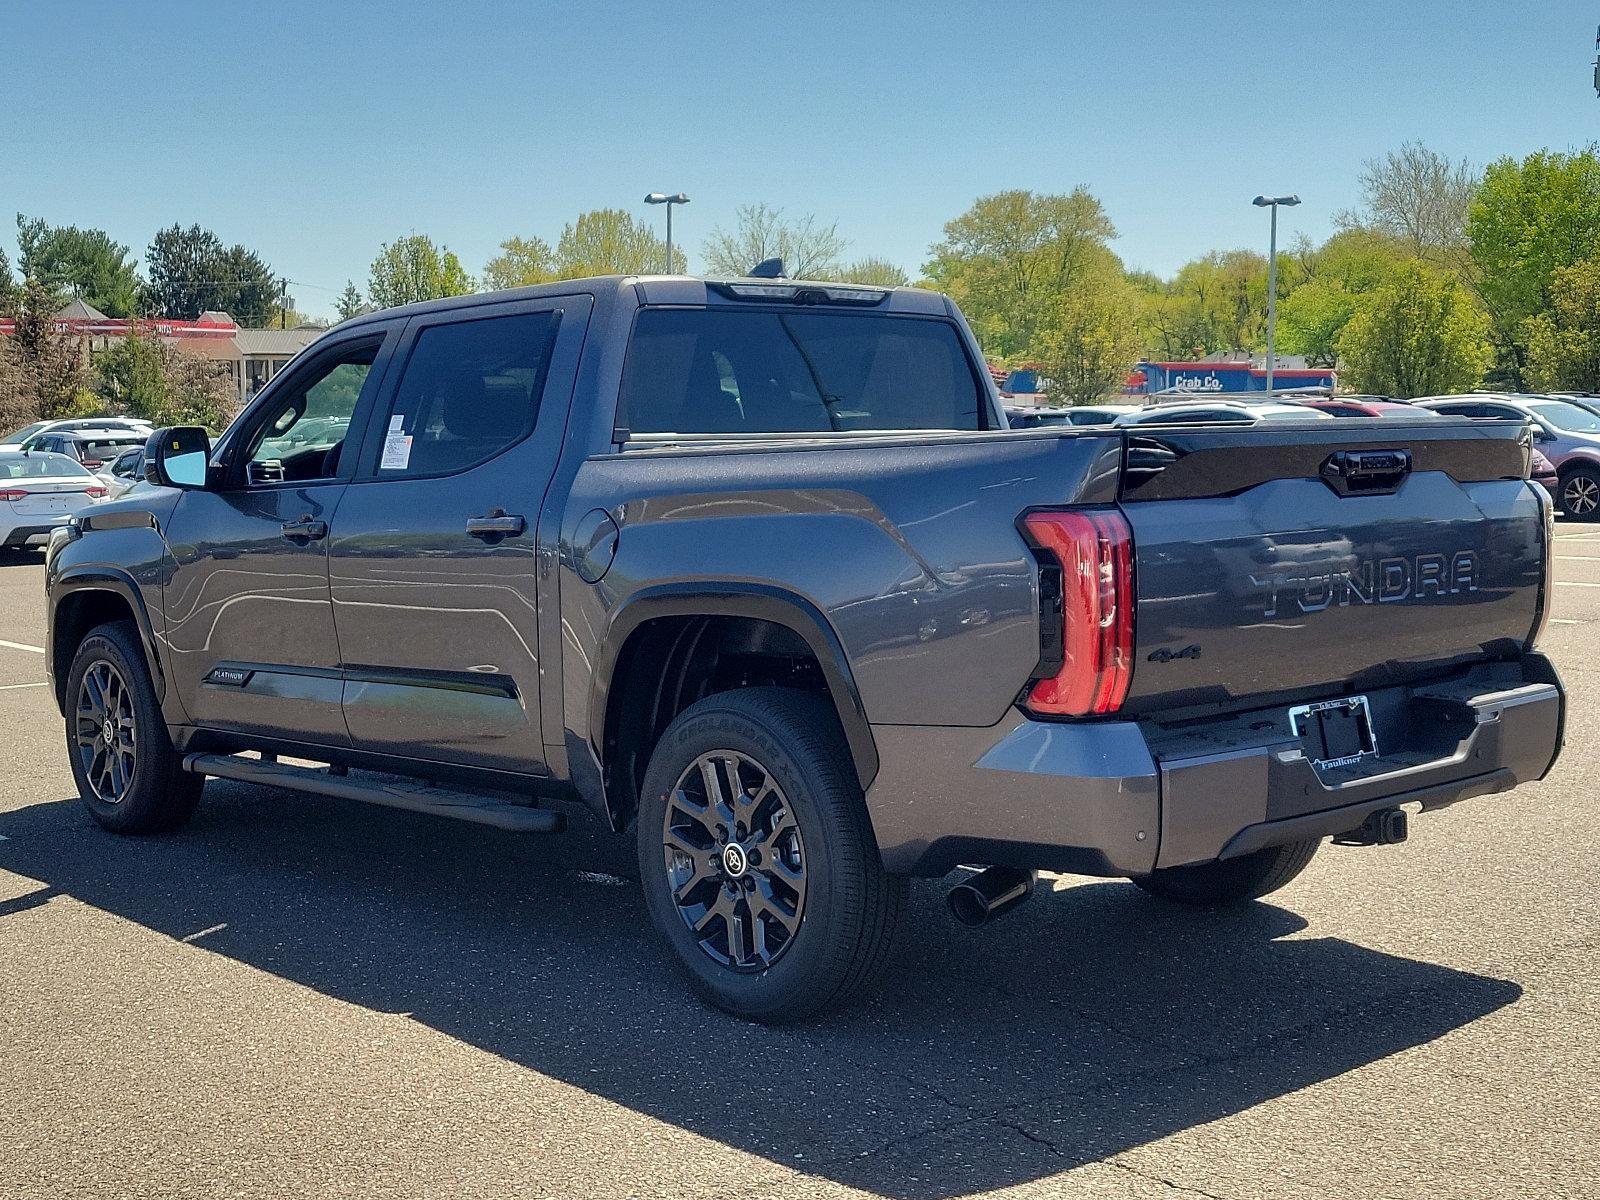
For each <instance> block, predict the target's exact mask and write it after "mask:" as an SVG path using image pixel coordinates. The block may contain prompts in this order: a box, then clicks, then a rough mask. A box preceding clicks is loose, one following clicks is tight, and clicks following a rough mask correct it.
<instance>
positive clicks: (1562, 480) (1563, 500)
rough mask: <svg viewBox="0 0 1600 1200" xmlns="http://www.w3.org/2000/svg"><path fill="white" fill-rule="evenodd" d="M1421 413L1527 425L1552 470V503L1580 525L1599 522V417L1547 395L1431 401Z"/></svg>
mask: <svg viewBox="0 0 1600 1200" xmlns="http://www.w3.org/2000/svg"><path fill="white" fill-rule="evenodd" d="M1417 403H1418V404H1420V405H1421V406H1422V407H1424V408H1430V409H1432V410H1433V411H1434V412H1438V413H1446V414H1448V415H1451V416H1458V417H1472V418H1475V419H1477V420H1480V421H1481V420H1500V421H1504V420H1517V421H1527V422H1529V423H1530V424H1531V425H1532V426H1533V430H1534V434H1533V440H1534V444H1535V445H1536V446H1537V447H1538V450H1539V452H1540V453H1541V454H1543V455H1544V456H1545V458H1547V459H1549V461H1550V463H1551V464H1552V465H1553V466H1554V467H1555V469H1556V479H1557V485H1556V502H1557V503H1558V504H1560V505H1561V511H1562V512H1564V513H1566V515H1567V516H1569V517H1574V518H1576V519H1578V520H1581V521H1594V520H1600V416H1597V415H1596V414H1595V413H1593V412H1590V411H1589V410H1588V409H1586V408H1583V407H1580V406H1579V405H1577V404H1573V403H1572V402H1571V401H1568V400H1557V399H1553V398H1551V397H1549V396H1522V395H1504V394H1494V395H1472V396H1432V397H1429V398H1427V399H1424V400H1419V401H1418V402H1417Z"/></svg>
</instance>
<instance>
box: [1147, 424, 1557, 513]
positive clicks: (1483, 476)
mask: <svg viewBox="0 0 1600 1200" xmlns="http://www.w3.org/2000/svg"><path fill="white" fill-rule="evenodd" d="M1123 446H1124V451H1123V453H1124V469H1123V475H1122V489H1121V499H1123V500H1140V501H1143V500H1194V499H1204V498H1209V497H1217V496H1234V495H1238V494H1239V493H1240V492H1244V491H1248V490H1249V489H1250V488H1253V487H1255V486H1257V485H1258V484H1263V483H1268V482H1271V481H1272V480H1277V479H1321V480H1323V481H1324V482H1325V483H1327V484H1328V485H1329V486H1330V487H1332V488H1333V489H1334V490H1335V491H1337V492H1339V493H1340V494H1341V495H1349V494H1362V493H1364V494H1368V495H1382V494H1384V492H1385V491H1389V492H1392V491H1394V490H1395V488H1396V487H1398V486H1399V484H1400V483H1401V482H1403V480H1404V477H1405V476H1406V475H1408V474H1412V473H1420V472H1423V471H1439V472H1443V473H1444V474H1446V475H1449V476H1450V477H1451V478H1452V479H1454V480H1455V481H1456V482H1457V483H1478V482H1482V481H1485V480H1490V479H1526V478H1527V477H1528V466H1529V463H1530V461H1531V459H1532V451H1533V434H1532V431H1531V429H1530V428H1529V427H1528V425H1527V424H1525V423H1523V422H1520V421H1481V420H1478V421H1473V420H1468V419H1467V418H1465V417H1461V418H1442V419H1441V418H1426V419H1423V418H1419V419H1418V420H1416V421H1409V420H1404V419H1400V418H1378V417H1373V418H1368V419H1363V418H1360V417H1340V418H1336V419H1334V420H1331V421H1319V420H1307V421H1263V422H1260V423H1258V424H1256V425H1252V426H1250V427H1249V428H1246V429H1241V428H1239V427H1237V426H1233V427H1228V426H1220V427H1219V426H1201V425H1191V426H1181V425H1173V426H1164V427H1160V428H1145V429H1139V428H1130V429H1128V430H1127V431H1126V433H1125V435H1124V443H1123ZM1386 451H1387V452H1391V453H1392V455H1393V456H1395V457H1394V460H1393V461H1386V456H1385V454H1384V452H1386Z"/></svg>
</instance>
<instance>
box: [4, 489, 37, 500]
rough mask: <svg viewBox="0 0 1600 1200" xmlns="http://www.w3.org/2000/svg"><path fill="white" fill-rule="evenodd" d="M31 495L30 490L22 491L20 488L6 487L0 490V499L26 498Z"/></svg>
mask: <svg viewBox="0 0 1600 1200" xmlns="http://www.w3.org/2000/svg"><path fill="white" fill-rule="evenodd" d="M31 495H33V493H32V492H29V491H24V490H23V489H22V488H7V489H5V490H4V491H0V500H26V499H27V498H28V497H29V496H31Z"/></svg>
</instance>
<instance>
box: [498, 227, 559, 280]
mask: <svg viewBox="0 0 1600 1200" xmlns="http://www.w3.org/2000/svg"><path fill="white" fill-rule="evenodd" d="M555 278H556V252H555V251H554V250H552V249H551V248H550V243H549V242H547V241H545V240H544V239H543V238H541V237H529V238H520V237H512V238H507V239H506V240H505V241H503V242H501V243H500V253H499V254H497V255H495V256H494V257H493V258H491V259H490V260H489V261H488V262H486V263H484V265H483V286H484V289H485V290H486V291H491V292H502V291H505V290H507V289H508V288H519V287H531V286H532V285H534V284H536V283H549V282H550V281H551V280H553V279H555Z"/></svg>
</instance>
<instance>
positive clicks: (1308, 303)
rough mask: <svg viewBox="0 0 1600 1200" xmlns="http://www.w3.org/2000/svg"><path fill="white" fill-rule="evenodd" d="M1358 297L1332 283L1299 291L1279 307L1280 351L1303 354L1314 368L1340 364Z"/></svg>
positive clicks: (1315, 284)
mask: <svg viewBox="0 0 1600 1200" xmlns="http://www.w3.org/2000/svg"><path fill="white" fill-rule="evenodd" d="M1355 311H1356V296H1355V294H1353V293H1351V292H1348V291H1346V290H1345V289H1344V288H1342V287H1340V286H1339V284H1338V283H1337V282H1335V281H1333V280H1331V279H1313V280H1311V281H1310V282H1308V283H1305V284H1302V285H1301V286H1300V287H1297V288H1296V289H1295V290H1294V291H1293V292H1292V293H1290V294H1289V296H1288V297H1287V298H1286V299H1285V300H1284V302H1283V303H1282V304H1280V305H1279V306H1278V343H1277V344H1278V349H1279V350H1281V351H1282V352H1283V353H1285V354H1302V355H1304V356H1305V359H1306V361H1307V362H1308V363H1310V364H1311V365H1312V366H1317V367H1332V366H1337V365H1338V362H1339V338H1340V336H1341V335H1342V334H1343V333H1344V327H1345V325H1347V324H1348V323H1349V321H1350V318H1351V317H1352V316H1354V315H1355Z"/></svg>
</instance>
